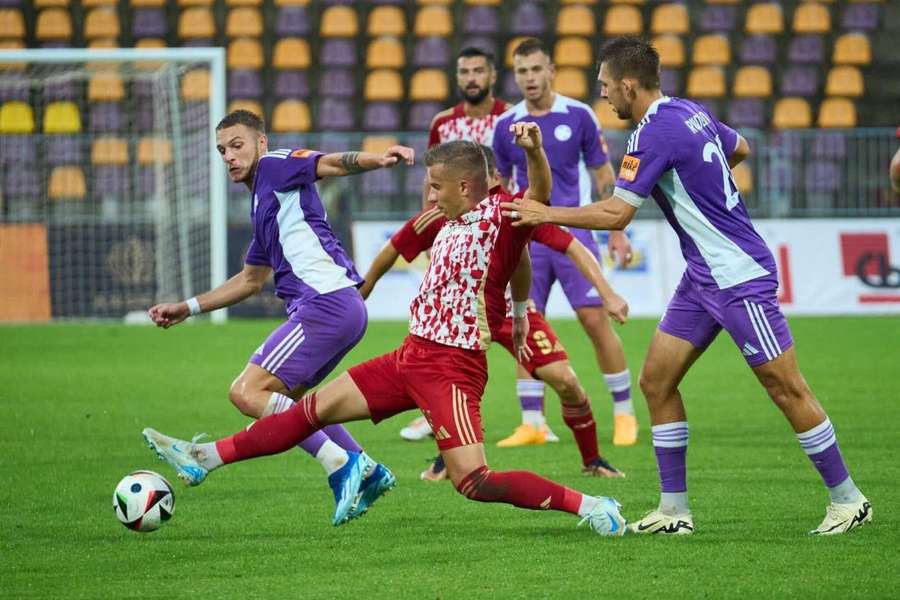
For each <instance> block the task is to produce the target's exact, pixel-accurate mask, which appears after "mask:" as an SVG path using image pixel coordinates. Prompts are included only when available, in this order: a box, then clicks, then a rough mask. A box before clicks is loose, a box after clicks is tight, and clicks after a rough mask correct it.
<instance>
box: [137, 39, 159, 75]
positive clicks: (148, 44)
mask: <svg viewBox="0 0 900 600" xmlns="http://www.w3.org/2000/svg"><path fill="white" fill-rule="evenodd" d="M134 47H135V48H138V49H143V50H152V49H154V48H165V47H166V42H165V40H161V39H159V38H144V39H142V40H138V41H137V42H136V43H135V44H134ZM162 64H163V63H162V61H158V60H136V61H134V68H135V69H138V70H140V71H155V70H157V69H159V68H160V67H161V66H162Z"/></svg>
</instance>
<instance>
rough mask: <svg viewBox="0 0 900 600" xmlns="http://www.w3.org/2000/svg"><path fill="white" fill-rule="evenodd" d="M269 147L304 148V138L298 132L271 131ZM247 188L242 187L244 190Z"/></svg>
mask: <svg viewBox="0 0 900 600" xmlns="http://www.w3.org/2000/svg"><path fill="white" fill-rule="evenodd" d="M268 137H269V148H290V149H292V150H294V149H296V148H306V147H307V146H306V145H305V142H304V138H303V136H302V135H300V134H299V133H273V134H272V135H269V136H268ZM246 189H247V188H244V190H246Z"/></svg>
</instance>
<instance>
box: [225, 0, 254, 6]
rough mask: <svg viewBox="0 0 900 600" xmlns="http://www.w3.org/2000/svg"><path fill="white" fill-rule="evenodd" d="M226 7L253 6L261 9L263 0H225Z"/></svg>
mask: <svg viewBox="0 0 900 600" xmlns="http://www.w3.org/2000/svg"><path fill="white" fill-rule="evenodd" d="M225 6H228V7H232V6H253V7H256V8H260V7H262V0H225Z"/></svg>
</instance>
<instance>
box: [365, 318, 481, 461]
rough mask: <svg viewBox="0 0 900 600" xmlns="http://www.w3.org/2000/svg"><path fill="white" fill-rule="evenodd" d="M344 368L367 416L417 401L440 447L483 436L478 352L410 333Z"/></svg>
mask: <svg viewBox="0 0 900 600" xmlns="http://www.w3.org/2000/svg"><path fill="white" fill-rule="evenodd" d="M348 373H349V374H350V377H351V378H353V381H354V383H356V386H357V387H358V388H359V391H361V392H362V395H363V397H365V399H366V402H367V403H368V404H369V413H370V414H371V415H372V421H373V422H375V423H378V422H379V421H382V420H384V419H387V418H389V417H392V416H394V415H396V414H397V413H401V412H404V411H407V410H411V409H414V408H417V407H418V408H419V409H421V411H422V414H424V415H425V418H426V419H428V423H429V424H430V425H431V430H432V431H433V432H434V439H435V440H436V441H437V445H438V448H440V449H441V450H449V449H451V448H458V447H460V446H467V445H469V444H476V443H478V444H480V443H482V442H483V441H484V434H483V432H482V430H481V396H482V395H483V394H484V386H485V384H486V383H487V377H488V372H487V358H486V357H485V353H484V352H480V351H476V350H464V349H462V348H454V347H452V346H445V345H443V344H438V343H437V342H432V341H430V340H426V339H424V338H420V337H418V336H413V335H410V336H408V337H407V338H406V339H405V340H404V341H403V345H402V346H400V347H399V348H398V349H396V350H394V351H393V352H389V353H388V354H383V355H381V356H378V357H376V358H373V359H372V360H368V361H366V362H364V363H362V364H360V365H357V366H355V367H353V368H351V369H350V370H349V371H348Z"/></svg>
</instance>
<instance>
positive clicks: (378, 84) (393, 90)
mask: <svg viewBox="0 0 900 600" xmlns="http://www.w3.org/2000/svg"><path fill="white" fill-rule="evenodd" d="M422 72H424V71H419V73H422ZM363 96H364V97H365V99H366V100H370V101H383V102H397V101H399V100H402V99H403V78H402V77H401V76H400V72H399V71H395V70H393V69H375V70H374V71H372V72H370V73H369V74H368V75H367V76H366V85H365V91H364V92H363Z"/></svg>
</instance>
